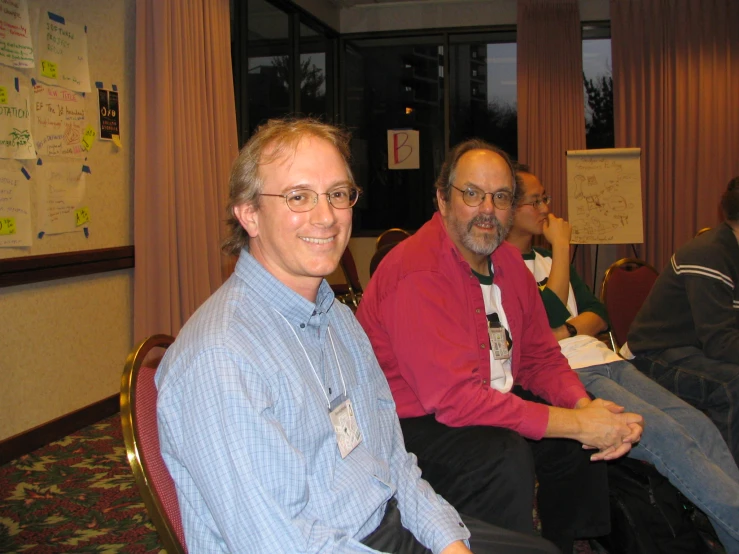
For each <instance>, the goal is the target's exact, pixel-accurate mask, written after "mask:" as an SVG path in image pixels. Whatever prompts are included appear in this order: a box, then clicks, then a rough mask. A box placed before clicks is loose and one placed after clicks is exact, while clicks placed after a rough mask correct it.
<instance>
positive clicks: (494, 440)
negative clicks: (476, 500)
mask: <svg viewBox="0 0 739 554" xmlns="http://www.w3.org/2000/svg"><path fill="white" fill-rule="evenodd" d="M495 431H496V432H495V433H485V432H483V433H481V435H480V436H479V437H478V439H479V440H478V441H476V447H475V448H474V451H473V452H470V455H469V457H468V458H467V463H466V464H465V465H466V467H465V473H466V474H467V475H468V477H470V478H473V479H474V480H475V481H477V482H478V483H480V484H481V486H491V487H494V489H495V490H496V491H497V494H498V495H500V496H502V497H508V498H514V497H517V496H519V495H521V496H523V497H529V498H531V497H532V495H533V491H534V481H535V478H536V472H535V464H534V457H533V454H532V452H531V447H530V446H529V444H528V443H527V441H526V440H525V439H524V438H523V437H521V435H519V434H518V433H515V432H513V431H509V430H501V429H495ZM500 431H505V432H500Z"/></svg>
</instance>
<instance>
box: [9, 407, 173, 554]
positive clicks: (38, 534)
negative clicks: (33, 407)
mask: <svg viewBox="0 0 739 554" xmlns="http://www.w3.org/2000/svg"><path fill="white" fill-rule="evenodd" d="M160 551H162V547H161V545H160V543H159V536H158V535H157V533H156V530H155V529H154V526H153V524H152V523H151V521H150V519H149V516H148V515H147V513H146V509H145V508H144V504H143V502H142V500H141V498H140V496H139V493H138V489H137V488H136V483H135V482H134V480H133V474H132V473H131V469H130V467H129V465H128V461H127V460H126V449H125V447H124V446H123V435H122V434H121V425H120V416H118V415H115V416H112V417H110V418H108V419H105V420H103V421H101V422H100V423H97V424H95V425H91V426H90V427H87V428H85V429H82V430H81V431H79V432H77V433H74V434H72V435H69V436H67V437H65V438H64V439H62V440H59V441H57V442H54V443H51V444H49V445H48V446H45V447H43V448H40V449H39V450H37V451H35V452H33V453H32V454H29V455H26V456H23V457H21V458H18V459H16V460H14V461H12V462H10V463H8V464H6V465H3V466H0V552H31V553H39V554H42V553H57V552H106V553H115V552H131V553H143V552H160Z"/></svg>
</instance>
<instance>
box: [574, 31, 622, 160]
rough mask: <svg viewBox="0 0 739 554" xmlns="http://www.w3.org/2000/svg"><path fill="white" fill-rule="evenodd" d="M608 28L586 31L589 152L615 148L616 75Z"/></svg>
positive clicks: (584, 41) (583, 53)
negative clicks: (614, 86) (614, 105)
mask: <svg viewBox="0 0 739 554" xmlns="http://www.w3.org/2000/svg"><path fill="white" fill-rule="evenodd" d="M609 33H610V28H609V27H607V26H588V25H586V26H585V27H584V28H583V41H582V67H583V85H584V87H585V131H586V144H587V147H588V148H613V146H614V145H615V144H616V142H615V137H614V128H613V74H612V73H611V70H612V67H613V66H612V63H611V39H610V37H609V36H608V34H609Z"/></svg>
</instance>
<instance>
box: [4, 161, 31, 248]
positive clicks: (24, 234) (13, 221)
mask: <svg viewBox="0 0 739 554" xmlns="http://www.w3.org/2000/svg"><path fill="white" fill-rule="evenodd" d="M30 178H31V176H30V174H29V173H28V172H27V171H26V170H25V169H24V168H23V167H22V166H21V165H20V164H19V163H18V162H14V161H9V160H8V161H1V162H0V247H4V248H8V247H26V246H31V195H30V186H29V180H30Z"/></svg>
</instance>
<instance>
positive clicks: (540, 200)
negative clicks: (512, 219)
mask: <svg viewBox="0 0 739 554" xmlns="http://www.w3.org/2000/svg"><path fill="white" fill-rule="evenodd" d="M551 201H552V197H551V196H549V195H548V194H545V195H544V196H537V197H536V198H534V199H533V200H532V201H531V202H519V203H518V205H519V206H531V207H532V208H534V209H535V210H537V209H539V208H540V207H541V205H542V204H544V205H545V206H548V205H549V203H550V202H551Z"/></svg>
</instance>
